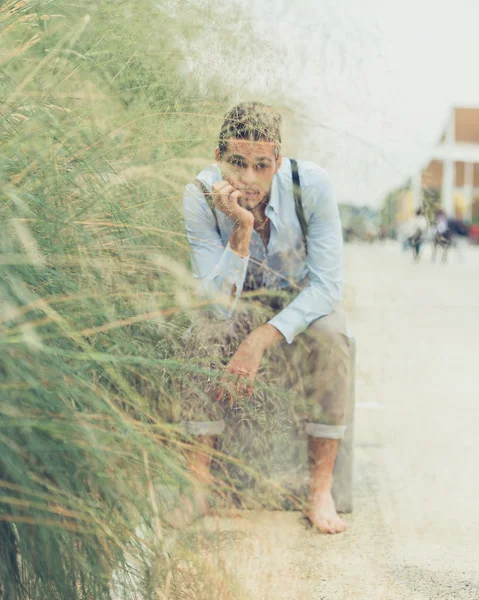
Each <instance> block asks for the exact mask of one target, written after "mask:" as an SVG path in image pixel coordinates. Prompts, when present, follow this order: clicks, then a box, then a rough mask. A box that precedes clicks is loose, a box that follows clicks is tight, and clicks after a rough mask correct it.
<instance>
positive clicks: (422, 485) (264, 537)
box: [207, 244, 479, 600]
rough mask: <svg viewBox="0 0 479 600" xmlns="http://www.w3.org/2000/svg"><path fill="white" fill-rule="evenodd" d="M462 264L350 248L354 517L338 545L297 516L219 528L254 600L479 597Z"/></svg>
mask: <svg viewBox="0 0 479 600" xmlns="http://www.w3.org/2000/svg"><path fill="white" fill-rule="evenodd" d="M453 258H454V260H453V261H452V262H451V263H450V264H445V265H444V264H432V263H431V261H430V258H429V256H428V255H427V254H426V255H425V256H424V257H423V260H422V261H421V262H420V263H419V264H413V263H412V257H411V256H410V255H409V254H403V253H401V252H400V250H399V248H398V246H397V245H396V244H386V245H382V246H367V245H364V246H363V245H348V246H347V247H346V273H347V277H346V279H347V286H346V300H345V308H346V310H347V312H348V314H349V322H350V326H351V329H352V330H353V332H354V335H355V337H356V338H357V343H358V357H357V402H358V408H357V421H356V427H357V435H356V483H355V496H356V508H355V511H354V513H353V515H352V516H350V517H348V522H349V525H350V529H349V531H348V532H347V533H346V534H344V535H341V536H334V537H327V536H322V535H317V534H315V533H313V532H311V531H308V530H306V529H305V526H304V524H303V523H302V522H301V519H300V517H299V516H298V514H297V513H279V512H254V513H244V514H243V515H240V516H238V517H237V518H225V517H221V518H218V517H210V518H209V520H208V522H207V526H208V527H214V528H215V529H216V531H218V528H219V531H221V532H222V539H223V540H224V541H223V542H222V543H223V546H222V547H221V545H220V548H221V552H220V553H221V555H222V556H223V557H224V559H225V560H226V564H228V565H229V567H230V568H231V570H232V572H233V573H235V574H236V576H237V577H238V578H239V580H240V581H241V582H242V584H243V585H244V587H245V588H246V589H247V590H248V591H249V593H250V597H251V598H254V599H255V600H280V599H288V600H294V599H297V600H305V599H313V600H320V599H323V600H343V599H344V600H353V599H357V600H396V599H399V598H401V599H403V598H407V599H408V600H409V599H417V600H424V599H431V600H438V599H447V600H449V599H459V600H463V599H464V600H465V599H471V600H472V599H477V598H479V249H472V248H471V249H467V251H466V252H465V254H464V257H463V258H464V260H463V262H458V261H457V260H456V259H457V257H453Z"/></svg>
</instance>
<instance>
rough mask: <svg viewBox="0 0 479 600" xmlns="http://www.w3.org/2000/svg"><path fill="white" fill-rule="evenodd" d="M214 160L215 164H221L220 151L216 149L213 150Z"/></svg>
mask: <svg viewBox="0 0 479 600" xmlns="http://www.w3.org/2000/svg"><path fill="white" fill-rule="evenodd" d="M215 160H216V162H217V163H219V162H221V157H220V149H219V148H218V147H216V148H215Z"/></svg>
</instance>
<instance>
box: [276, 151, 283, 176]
mask: <svg viewBox="0 0 479 600" xmlns="http://www.w3.org/2000/svg"><path fill="white" fill-rule="evenodd" d="M282 164H283V155H282V154H280V155H279V156H278V158H277V159H276V171H275V174H276V173H277V172H278V171H279V170H280V169H281V165H282Z"/></svg>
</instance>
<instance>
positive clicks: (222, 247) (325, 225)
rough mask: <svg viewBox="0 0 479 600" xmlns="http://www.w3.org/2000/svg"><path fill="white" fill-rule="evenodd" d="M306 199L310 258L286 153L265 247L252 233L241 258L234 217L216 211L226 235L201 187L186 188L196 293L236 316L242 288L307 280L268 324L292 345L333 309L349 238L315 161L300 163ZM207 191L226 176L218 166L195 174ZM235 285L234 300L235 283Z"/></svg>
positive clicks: (276, 184)
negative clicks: (236, 248) (234, 244)
mask: <svg viewBox="0 0 479 600" xmlns="http://www.w3.org/2000/svg"><path fill="white" fill-rule="evenodd" d="M298 171H299V178H300V183H301V197H302V203H303V209H304V215H305V218H306V222H307V223H308V236H307V245H308V252H307V256H306V253H305V249H304V243H303V235H302V232H301V227H300V224H299V221H298V218H297V216H296V211H295V205H294V196H293V182H292V176H291V162H290V160H289V159H288V158H283V164H282V165H281V168H280V170H279V171H278V173H277V174H276V175H275V176H274V178H273V183H272V187H271V194H270V200H269V203H268V206H267V207H266V215H267V216H268V217H269V219H270V221H271V227H270V239H269V243H268V246H267V248H265V246H264V243H263V241H262V239H261V237H260V235H259V234H258V233H257V232H256V231H253V235H252V238H251V244H250V253H249V255H248V256H247V257H245V258H242V257H241V256H240V255H239V254H236V252H234V251H233V250H232V249H231V248H230V245H229V242H228V240H229V238H230V235H231V232H232V229H233V221H232V220H231V219H229V218H228V217H227V216H226V215H225V214H224V213H223V212H221V211H219V210H216V215H217V218H218V225H219V229H220V234H221V235H219V234H218V231H217V228H216V221H215V218H214V216H213V214H212V212H211V209H210V207H209V205H208V203H207V201H206V199H205V197H204V195H203V194H202V192H201V191H200V190H199V189H198V188H197V187H196V185H194V184H192V183H190V184H188V185H187V186H186V189H185V195H184V200H183V209H184V217H185V225H186V231H187V235H188V240H189V243H190V247H191V254H192V268H193V275H194V277H195V278H197V279H198V283H199V286H198V292H199V293H200V294H201V295H207V296H209V297H211V298H216V299H218V303H217V304H215V310H216V311H217V313H218V315H219V316H222V317H223V318H225V319H228V318H230V317H231V316H232V314H233V312H234V310H235V307H236V304H237V302H238V299H239V297H240V295H241V292H242V291H243V288H244V287H245V286H246V287H249V288H250V289H251V288H257V287H266V288H273V289H281V288H287V287H290V286H291V284H298V283H299V282H301V281H302V280H304V279H305V278H306V281H307V285H306V286H305V287H304V288H303V289H302V290H301V291H300V292H299V293H298V295H297V296H296V297H295V298H294V299H293V300H292V301H291V302H290V303H289V304H288V305H287V306H285V308H283V309H282V310H281V311H280V312H279V313H278V314H277V315H275V316H274V317H273V318H272V319H271V320H270V321H269V323H270V324H271V325H273V326H274V327H276V329H278V330H279V331H280V332H281V333H282V334H283V335H284V337H285V338H286V340H287V341H288V343H291V342H292V341H293V340H294V338H295V337H296V336H297V335H298V334H299V333H301V332H303V331H304V330H305V329H307V327H308V326H309V325H310V324H311V323H312V322H313V321H315V320H316V319H319V318H321V317H324V316H325V315H328V314H330V313H332V312H333V311H334V310H335V309H336V308H337V307H338V305H339V303H340V301H341V297H342V290H343V272H344V269H343V239H342V231H341V223H340V219H339V210H338V206H337V204H336V202H335V200H334V198H333V190H332V185H331V180H330V178H329V176H328V174H327V173H326V171H325V170H324V169H323V168H321V167H320V166H318V165H317V164H315V163H313V162H308V161H302V160H299V161H298ZM197 178H198V179H199V180H200V181H201V182H202V183H204V184H205V185H206V187H207V188H208V189H211V187H212V186H213V185H214V184H215V183H217V182H218V181H220V180H221V179H222V176H221V170H220V168H219V166H218V165H216V164H213V165H210V166H208V167H207V168H206V169H204V170H203V171H201V173H200V174H199V175H198V177H197ZM233 285H236V293H235V295H234V297H233V298H231V295H232V289H233Z"/></svg>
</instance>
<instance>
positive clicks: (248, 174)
mask: <svg viewBox="0 0 479 600" xmlns="http://www.w3.org/2000/svg"><path fill="white" fill-rule="evenodd" d="M241 179H242V181H243V182H244V184H245V185H251V184H253V183H255V182H256V171H255V170H254V167H253V166H252V165H250V166H248V167H246V168H244V169H243V170H242V173H241Z"/></svg>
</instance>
